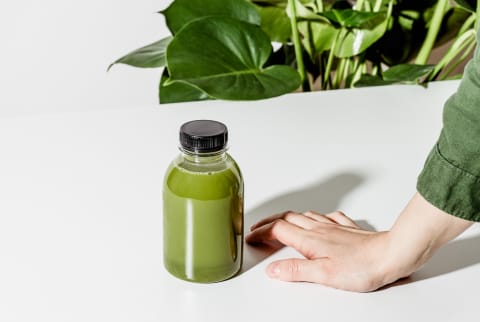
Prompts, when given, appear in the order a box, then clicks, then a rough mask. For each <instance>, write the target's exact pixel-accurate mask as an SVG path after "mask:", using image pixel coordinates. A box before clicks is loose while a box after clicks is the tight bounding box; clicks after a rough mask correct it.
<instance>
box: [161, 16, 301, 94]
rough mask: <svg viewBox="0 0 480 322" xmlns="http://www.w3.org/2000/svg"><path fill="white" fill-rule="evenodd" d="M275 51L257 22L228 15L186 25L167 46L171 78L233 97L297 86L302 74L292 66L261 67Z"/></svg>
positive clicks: (267, 92)
mask: <svg viewBox="0 0 480 322" xmlns="http://www.w3.org/2000/svg"><path fill="white" fill-rule="evenodd" d="M271 50H272V47H271V44H270V39H269V38H268V36H267V35H266V34H265V33H264V32H263V31H262V30H261V28H260V27H259V26H255V25H252V24H249V23H245V22H242V21H239V20H236V19H232V18H228V17H207V18H204V19H199V20H196V21H194V22H192V23H190V24H188V25H187V26H185V27H184V28H182V29H181V30H180V32H178V34H177V35H176V37H175V39H173V40H172V42H171V43H170V45H169V46H168V48H167V66H168V70H169V72H170V81H169V82H175V81H182V82H187V83H189V84H191V85H194V86H196V87H198V88H200V89H201V90H203V91H204V92H206V93H207V94H208V95H210V96H212V97H215V98H220V99H233V100H253V99H261V98H267V97H273V96H278V95H281V94H284V93H288V92H291V91H293V90H295V89H297V88H298V87H299V86H300V77H299V75H298V73H297V72H296V71H295V70H293V69H292V68H290V67H287V66H279V65H274V66H269V67H268V68H266V69H263V68H262V67H263V65H264V64H265V63H266V62H267V60H268V58H269V56H270V53H271Z"/></svg>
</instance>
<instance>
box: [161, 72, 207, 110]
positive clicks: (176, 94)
mask: <svg viewBox="0 0 480 322" xmlns="http://www.w3.org/2000/svg"><path fill="white" fill-rule="evenodd" d="M168 78H169V75H168V70H167V69H166V68H165V69H164V70H163V73H162V78H161V79H160V86H159V100H160V104H165V103H178V102H191V101H201V100H206V99H208V98H209V97H208V95H207V94H206V93H205V92H203V91H201V90H200V89H198V88H196V87H193V86H191V85H189V84H186V83H182V82H173V83H171V84H170V85H165V83H166V82H167V80H168Z"/></svg>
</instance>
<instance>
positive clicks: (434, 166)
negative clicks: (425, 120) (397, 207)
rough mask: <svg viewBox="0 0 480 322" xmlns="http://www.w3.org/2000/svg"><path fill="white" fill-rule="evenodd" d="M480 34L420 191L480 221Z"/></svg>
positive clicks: (448, 105) (447, 108)
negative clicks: (479, 45)
mask: <svg viewBox="0 0 480 322" xmlns="http://www.w3.org/2000/svg"><path fill="white" fill-rule="evenodd" d="M478 44H480V31H479V32H477V48H476V50H475V54H474V57H473V59H472V60H471V61H470V62H469V63H468V64H467V66H466V68H465V73H464V75H463V79H462V81H461V83H460V86H459V87H458V89H457V92H456V93H455V94H454V95H453V96H452V97H450V98H449V99H448V100H447V102H446V103H445V106H444V109H443V128H442V132H441V134H440V137H439V139H438V141H437V143H436V145H435V146H434V147H433V149H432V151H431V152H430V154H429V156H428V158H427V160H426V162H425V165H424V168H423V170H422V172H421V173H420V175H419V177H418V181H417V191H418V192H419V193H420V194H421V195H422V196H423V197H424V198H425V199H426V200H427V201H428V202H430V203H431V204H432V205H434V206H435V207H437V208H439V209H441V210H443V211H445V212H446V213H449V214H451V215H454V216H457V217H460V218H463V219H466V220H470V221H480V50H479V47H478Z"/></svg>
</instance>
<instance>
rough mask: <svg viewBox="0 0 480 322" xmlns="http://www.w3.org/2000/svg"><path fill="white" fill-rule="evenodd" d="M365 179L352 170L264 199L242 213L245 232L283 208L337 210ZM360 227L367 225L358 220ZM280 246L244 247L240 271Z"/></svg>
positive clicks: (245, 269) (253, 264)
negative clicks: (347, 195)
mask: <svg viewBox="0 0 480 322" xmlns="http://www.w3.org/2000/svg"><path fill="white" fill-rule="evenodd" d="M364 180H365V178H364V177H363V176H361V175H359V174H355V173H348V172H346V173H340V174H337V175H334V176H331V177H330V178H327V179H326V180H324V181H321V182H316V183H314V184H312V185H310V186H307V187H305V188H303V189H300V190H295V191H291V192H288V193H285V194H282V195H279V196H276V197H274V198H272V199H269V200H266V201H265V202H263V203H262V204H260V205H258V206H257V207H255V208H254V209H251V210H250V211H248V212H247V213H246V214H245V233H248V232H249V231H250V226H252V225H253V224H254V223H256V222H258V221H259V220H260V219H262V218H265V217H267V216H270V215H273V214H276V213H280V212H283V211H286V210H294V211H299V212H304V211H308V210H317V211H319V212H323V213H328V212H332V211H335V210H337V208H338V206H339V204H340V201H341V200H342V198H343V197H344V196H345V195H346V194H348V193H349V192H350V191H352V190H354V189H355V188H356V187H358V186H359V185H360V184H361V183H362V182H363V181H364ZM362 224H363V226H368V223H367V222H364V221H362ZM281 247H282V245H280V244H279V243H271V244H265V245H259V246H255V247H252V246H250V245H248V244H246V245H245V247H244V250H245V251H244V257H243V266H242V271H241V272H240V274H242V273H244V272H246V271H248V270H249V269H251V268H252V267H254V266H255V265H257V264H258V263H260V262H261V261H263V260H264V259H265V258H267V257H269V256H271V255H272V254H273V253H274V252H276V251H278V250H279V249H280V248H281Z"/></svg>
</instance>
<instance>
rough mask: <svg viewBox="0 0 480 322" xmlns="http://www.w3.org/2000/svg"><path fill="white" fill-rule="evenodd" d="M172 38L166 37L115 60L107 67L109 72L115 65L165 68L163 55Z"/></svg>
mask: <svg viewBox="0 0 480 322" xmlns="http://www.w3.org/2000/svg"><path fill="white" fill-rule="evenodd" d="M172 39H173V37H167V38H164V39H162V40H159V41H157V42H154V43H153V44H150V45H147V46H145V47H142V48H139V49H137V50H134V51H132V52H131V53H128V54H126V55H125V56H123V57H121V58H119V59H117V60H116V61H115V62H113V63H112V64H110V66H108V69H107V70H110V68H112V66H113V65H115V64H126V65H130V66H134V67H142V68H155V67H163V66H165V53H166V51H167V46H168V44H169V43H170V41H171V40H172Z"/></svg>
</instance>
